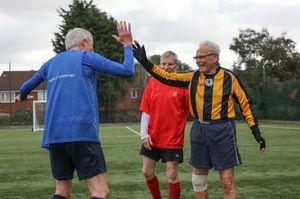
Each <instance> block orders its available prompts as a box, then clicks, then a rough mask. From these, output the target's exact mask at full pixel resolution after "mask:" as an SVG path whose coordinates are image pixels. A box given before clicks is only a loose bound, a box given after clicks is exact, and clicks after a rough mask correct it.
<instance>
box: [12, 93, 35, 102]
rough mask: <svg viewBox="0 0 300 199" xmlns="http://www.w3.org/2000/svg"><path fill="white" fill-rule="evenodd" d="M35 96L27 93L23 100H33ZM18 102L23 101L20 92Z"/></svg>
mask: <svg viewBox="0 0 300 199" xmlns="http://www.w3.org/2000/svg"><path fill="white" fill-rule="evenodd" d="M33 98H34V96H33V95H27V97H26V99H23V100H32V99H33ZM15 100H16V102H19V101H22V99H21V96H20V94H19V95H17V97H16V98H15Z"/></svg>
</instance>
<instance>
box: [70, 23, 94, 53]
mask: <svg viewBox="0 0 300 199" xmlns="http://www.w3.org/2000/svg"><path fill="white" fill-rule="evenodd" d="M84 39H86V40H87V41H88V42H93V35H92V33H90V32H89V31H87V30H85V29H82V28H73V29H72V30H69V32H68V33H67V35H66V38H65V46H66V49H67V50H69V49H71V48H74V47H78V46H80V44H81V42H82V40H84Z"/></svg>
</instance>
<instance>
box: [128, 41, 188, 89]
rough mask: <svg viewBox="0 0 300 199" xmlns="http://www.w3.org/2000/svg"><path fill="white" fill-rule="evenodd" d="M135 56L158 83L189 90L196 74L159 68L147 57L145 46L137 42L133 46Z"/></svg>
mask: <svg viewBox="0 0 300 199" xmlns="http://www.w3.org/2000/svg"><path fill="white" fill-rule="evenodd" d="M133 55H134V57H135V58H136V59H137V60H138V61H139V63H140V64H141V65H142V66H143V67H144V68H145V69H146V70H147V71H148V72H149V73H150V74H151V75H152V76H153V77H154V78H155V79H157V80H158V81H160V82H162V83H164V84H167V85H170V86H176V87H183V88H187V87H188V85H189V83H190V81H191V79H192V76H193V73H194V72H189V73H182V74H178V73H169V72H166V71H164V70H162V69H160V68H159V67H158V66H156V65H154V64H152V63H151V62H150V61H149V60H148V59H147V56H146V51H145V48H144V46H142V47H141V46H140V45H139V43H138V42H136V41H135V45H133Z"/></svg>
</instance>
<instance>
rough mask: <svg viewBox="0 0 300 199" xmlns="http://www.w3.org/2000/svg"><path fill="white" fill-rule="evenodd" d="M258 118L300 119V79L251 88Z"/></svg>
mask: <svg viewBox="0 0 300 199" xmlns="http://www.w3.org/2000/svg"><path fill="white" fill-rule="evenodd" d="M250 92H251V93H252V99H253V101H254V104H255V109H256V114H257V117H258V119H264V120H285V121H300V80H291V81H285V82H275V83H269V84H265V85H259V86H256V87H255V88H253V89H250Z"/></svg>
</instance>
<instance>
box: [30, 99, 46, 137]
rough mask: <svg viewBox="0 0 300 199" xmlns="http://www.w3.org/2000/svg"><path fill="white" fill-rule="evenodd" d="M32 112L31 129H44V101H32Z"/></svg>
mask: <svg viewBox="0 0 300 199" xmlns="http://www.w3.org/2000/svg"><path fill="white" fill-rule="evenodd" d="M32 110H33V111H32V112H33V117H32V118H33V125H32V126H33V127H32V131H33V132H36V131H43V130H44V116H45V112H46V101H33V102H32Z"/></svg>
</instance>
